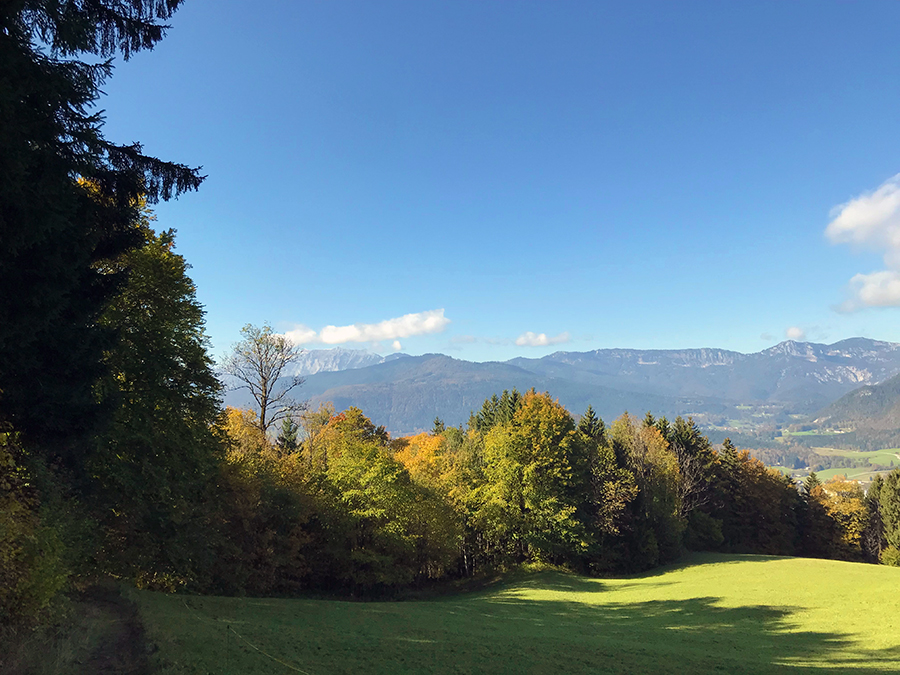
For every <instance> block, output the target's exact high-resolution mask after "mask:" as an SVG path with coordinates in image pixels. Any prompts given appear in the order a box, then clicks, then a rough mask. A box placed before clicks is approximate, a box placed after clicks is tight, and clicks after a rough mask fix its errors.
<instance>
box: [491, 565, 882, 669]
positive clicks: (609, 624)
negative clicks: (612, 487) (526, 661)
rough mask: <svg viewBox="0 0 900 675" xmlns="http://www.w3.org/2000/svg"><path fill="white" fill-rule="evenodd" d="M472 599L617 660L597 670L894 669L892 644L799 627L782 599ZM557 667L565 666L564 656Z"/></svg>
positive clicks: (591, 584) (558, 579)
mask: <svg viewBox="0 0 900 675" xmlns="http://www.w3.org/2000/svg"><path fill="white" fill-rule="evenodd" d="M542 581H543V583H541V584H540V587H541V588H543V589H548V590H560V591H567V592H573V591H574V592H595V593H596V592H602V591H601V589H600V588H599V586H602V582H597V581H593V580H590V579H583V578H579V577H567V576H566V575H558V576H557V575H552V576H551V575H547V576H544V577H543V579H542ZM619 588H621V586H619ZM479 602H480V603H481V604H482V606H483V607H484V608H485V611H486V612H489V614H490V615H493V616H494V617H495V618H497V619H499V620H509V621H511V622H514V623H516V624H520V625H521V623H522V622H525V623H529V622H530V623H532V624H534V625H537V626H542V627H543V630H544V632H545V636H544V637H550V636H551V635H553V634H557V637H556V638H555V639H561V640H563V641H565V642H569V643H572V642H575V643H577V644H578V648H577V649H576V651H577V650H579V649H580V650H586V651H588V652H589V651H591V650H597V651H598V653H602V654H607V655H608V656H609V657H611V658H615V659H616V660H617V661H618V662H619V664H618V666H614V667H610V668H608V669H607V668H604V667H603V666H601V670H600V671H599V672H640V671H645V670H647V671H648V672H649V671H650V670H652V671H654V672H697V673H698V672H714V671H725V672H776V671H779V670H790V671H791V672H804V671H806V672H816V671H821V670H825V669H828V670H830V671H831V672H854V673H887V672H898V671H900V645H896V646H893V647H889V648H885V649H867V648H865V647H863V645H861V644H860V643H859V641H858V640H857V639H856V638H855V637H854V636H853V635H851V634H847V633H841V632H837V631H832V632H822V631H810V630H804V629H803V628H802V625H801V623H800V621H799V620H798V617H797V612H798V608H794V607H788V606H761V605H751V606H743V607H723V606H721V605H720V604H719V599H717V598H714V597H699V598H691V599H685V600H652V601H644V602H633V603H606V604H601V605H593V604H588V603H582V602H572V601H568V600H564V599H560V600H553V599H550V600H548V599H532V598H517V597H516V596H515V593H514V591H513V592H509V593H500V594H498V595H496V596H494V597H493V598H483V599H480V600H479ZM898 642H900V639H898ZM611 646H614V648H613V649H612V650H611V651H610V647H611ZM572 655H573V656H574V654H572ZM582 657H583V655H582ZM563 658H564V657H563ZM560 669H561V671H567V670H568V669H567V668H566V666H565V660H563V661H562V662H561V663H560Z"/></svg>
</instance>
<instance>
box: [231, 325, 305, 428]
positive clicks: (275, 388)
mask: <svg viewBox="0 0 900 675" xmlns="http://www.w3.org/2000/svg"><path fill="white" fill-rule="evenodd" d="M241 335H243V337H244V339H243V340H241V341H240V342H238V343H237V344H235V345H234V347H233V349H232V352H231V354H230V355H228V356H226V357H225V358H224V359H223V361H222V369H223V370H224V372H226V373H227V374H229V375H231V376H232V377H233V378H235V379H236V380H238V381H239V382H241V383H242V384H240V385H237V386H235V387H234V389H247V390H249V391H250V394H251V396H252V397H253V400H254V401H255V402H256V406H257V409H258V415H257V417H258V419H259V428H260V429H261V430H262V432H263V433H267V432H268V431H269V429H270V428H271V427H272V425H274V424H275V423H276V422H278V421H280V420H282V419H285V418H286V417H290V416H293V415H297V414H299V413H300V412H301V411H303V410H305V409H306V403H305V402H298V401H295V400H294V399H293V398H291V397H290V396H289V394H290V392H291V391H293V390H294V389H296V388H297V387H299V386H301V385H302V384H303V382H304V379H303V378H302V377H297V376H296V375H295V376H292V377H290V380H288V381H287V382H284V381H282V380H284V379H285V377H286V376H285V377H283V376H282V373H283V372H284V371H285V369H286V368H288V367H289V366H290V365H291V364H292V363H294V362H295V361H296V360H297V359H298V358H299V357H300V356H301V355H302V354H303V350H302V349H301V348H300V347H298V346H296V345H294V343H293V342H291V340H290V339H289V338H287V337H285V336H284V335H280V334H278V333H276V332H274V331H273V330H272V327H271V326H269V325H268V324H263V326H262V327H261V328H258V327H256V326H253V325H251V324H247V325H246V326H244V327H243V328H242V329H241Z"/></svg>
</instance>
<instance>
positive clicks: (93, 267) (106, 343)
mask: <svg viewBox="0 0 900 675" xmlns="http://www.w3.org/2000/svg"><path fill="white" fill-rule="evenodd" d="M180 4H181V0H129V1H128V2H120V1H118V0H82V1H80V2H65V3H63V2H59V1H58V0H18V1H17V2H6V3H2V4H0V82H2V83H3V84H2V87H0V232H2V237H3V240H2V246H0V426H4V427H6V428H12V429H15V430H17V431H19V432H21V433H22V434H23V439H24V440H25V442H27V443H29V444H31V445H32V446H33V447H37V446H41V447H43V448H44V449H45V450H46V451H48V452H50V451H51V450H52V452H53V454H54V455H56V456H57V457H59V458H60V459H62V460H63V461H64V463H66V464H69V465H70V466H74V465H77V464H78V461H77V457H78V456H79V455H80V453H81V454H83V452H84V451H85V450H86V448H87V446H88V445H89V443H87V439H88V438H89V437H90V436H91V434H93V433H94V431H95V429H96V428H97V423H98V422H100V421H101V420H103V419H108V416H109V410H108V409H107V410H106V411H105V412H104V409H103V408H101V407H99V406H98V405H97V403H96V400H95V397H94V391H93V387H94V385H95V383H96V382H97V381H98V379H99V378H100V377H101V375H102V374H103V372H104V370H105V368H104V366H103V363H102V356H103V353H104V352H105V351H107V350H109V349H110V348H111V347H112V345H113V344H114V342H115V331H113V330H111V329H109V328H107V327H103V326H101V325H100V323H99V321H98V319H99V317H100V315H101V314H102V312H103V310H104V308H105V306H106V304H107V303H108V301H109V300H110V298H111V297H113V295H114V294H115V292H116V290H117V288H118V287H119V286H120V285H121V283H122V282H123V280H124V278H125V276H126V272H127V271H123V272H122V273H120V274H104V273H102V272H101V271H100V267H99V266H98V263H100V262H101V261H103V260H107V259H111V258H114V257H116V256H118V255H120V254H122V253H125V252H127V251H129V250H134V249H135V248H136V247H138V246H140V245H141V243H142V236H141V233H140V231H139V230H138V228H136V224H137V222H138V221H139V209H140V206H141V204H142V199H144V198H146V199H147V200H149V201H150V202H154V201H156V200H157V199H169V198H170V197H172V196H175V195H177V194H179V193H181V192H184V191H186V190H193V189H196V188H197V187H198V186H199V184H200V182H201V181H202V176H200V175H199V172H198V171H197V170H194V169H190V168H188V167H186V166H183V165H180V164H174V163H169V162H163V161H160V160H158V159H154V158H152V157H149V156H147V155H145V154H144V153H143V149H142V147H141V145H140V144H138V143H134V144H131V145H117V144H115V143H112V142H110V141H108V140H107V139H106V138H104V136H103V133H102V126H103V118H102V116H101V115H100V113H98V112H97V111H96V110H95V109H94V105H95V103H96V101H97V99H98V97H99V96H100V93H101V91H100V89H101V86H102V85H103V83H104V81H105V80H106V79H107V78H108V77H109V76H110V74H111V72H112V61H111V57H112V56H114V55H116V54H121V55H123V56H124V57H125V58H126V59H127V58H128V57H130V56H131V55H132V54H133V53H135V52H137V51H140V50H143V49H151V48H152V47H153V46H154V45H155V44H156V43H157V42H158V41H159V40H160V39H162V37H163V36H164V34H165V28H166V26H165V25H164V24H163V23H162V21H164V20H166V19H168V18H169V17H171V16H172V14H173V13H174V11H175V10H176V9H177V7H178V6H179V5H180ZM78 179H81V180H78Z"/></svg>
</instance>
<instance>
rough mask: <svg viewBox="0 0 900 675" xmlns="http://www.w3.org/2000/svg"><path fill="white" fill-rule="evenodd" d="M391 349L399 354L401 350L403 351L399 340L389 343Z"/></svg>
mask: <svg viewBox="0 0 900 675" xmlns="http://www.w3.org/2000/svg"><path fill="white" fill-rule="evenodd" d="M391 347H392V348H393V350H394V351H395V352H399V351H400V350H401V349H403V345H401V344H400V340H394V341H393V342H392V343H391Z"/></svg>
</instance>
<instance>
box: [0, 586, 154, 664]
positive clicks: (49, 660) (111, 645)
mask: <svg viewBox="0 0 900 675" xmlns="http://www.w3.org/2000/svg"><path fill="white" fill-rule="evenodd" d="M150 651H151V649H150V648H149V647H148V644H147V641H146V637H145V633H144V627H143V625H142V624H141V620H140V615H139V614H138V611H137V607H136V605H135V604H134V603H133V602H132V601H130V600H128V599H126V598H124V597H123V596H122V594H121V592H120V591H119V589H118V588H117V587H116V586H115V585H112V584H104V585H99V586H94V587H91V588H89V589H88V590H86V591H84V592H83V593H80V594H78V595H77V596H76V597H73V598H72V599H71V601H70V602H69V603H68V606H67V607H66V608H65V611H64V617H63V618H60V619H59V620H58V621H57V622H56V624H54V625H53V626H49V627H43V628H40V629H37V630H34V631H31V630H25V629H19V630H17V631H15V632H13V631H10V632H7V633H5V634H4V635H3V636H2V637H0V673H3V675H81V674H84V675H89V674H90V675H94V674H101V673H102V674H107V673H109V674H110V675H150V674H151V673H152V672H153V669H152V668H151V665H150V659H149V654H150Z"/></svg>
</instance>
